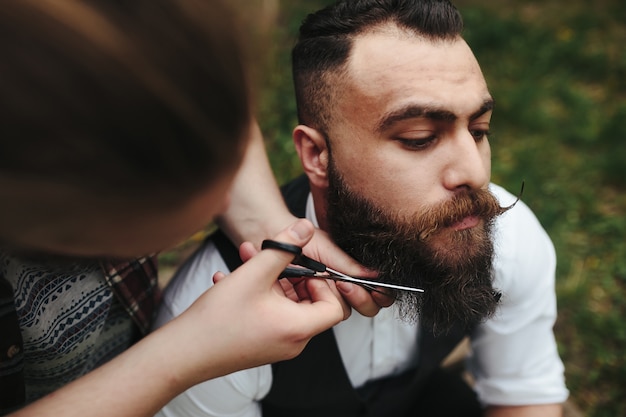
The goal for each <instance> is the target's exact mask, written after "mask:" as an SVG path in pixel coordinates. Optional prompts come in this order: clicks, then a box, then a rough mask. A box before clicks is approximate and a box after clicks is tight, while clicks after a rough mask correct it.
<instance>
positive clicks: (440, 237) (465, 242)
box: [425, 223, 490, 266]
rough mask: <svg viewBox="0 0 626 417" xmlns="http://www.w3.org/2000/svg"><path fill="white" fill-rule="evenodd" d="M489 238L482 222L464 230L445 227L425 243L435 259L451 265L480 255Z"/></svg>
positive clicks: (460, 263)
mask: <svg viewBox="0 0 626 417" xmlns="http://www.w3.org/2000/svg"><path fill="white" fill-rule="evenodd" d="M489 240H490V238H489V236H488V234H487V233H486V231H485V229H484V226H483V223H481V224H479V225H477V226H476V227H472V228H468V229H462V230H454V229H453V228H445V229H443V230H441V231H439V232H438V233H436V234H433V235H432V236H430V237H429V238H428V240H427V241H426V242H425V243H426V246H427V247H428V249H429V251H430V252H431V254H432V257H433V259H437V260H438V261H439V262H441V263H443V264H445V265H449V266H451V265H462V264H464V263H467V260H468V259H471V258H473V257H476V256H480V255H481V254H482V253H483V252H484V250H483V248H484V247H485V246H484V245H485V244H489Z"/></svg>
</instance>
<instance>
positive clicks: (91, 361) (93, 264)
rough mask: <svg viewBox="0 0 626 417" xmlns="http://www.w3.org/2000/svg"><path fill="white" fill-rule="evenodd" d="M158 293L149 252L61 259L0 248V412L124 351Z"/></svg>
mask: <svg viewBox="0 0 626 417" xmlns="http://www.w3.org/2000/svg"><path fill="white" fill-rule="evenodd" d="M159 295H160V294H159V291H158V286H157V266H156V258H155V257H148V258H141V259H136V260H132V261H82V262H75V263H70V264H67V263H66V264H61V263H51V262H45V261H37V260H32V259H26V258H20V257H16V256H12V255H8V254H5V253H2V252H0V336H1V337H0V414H4V413H8V412H10V411H11V410H14V409H17V408H19V407H21V406H23V405H24V404H27V403H29V402H32V401H34V400H36V399H38V398H40V397H42V396H44V395H46V394H47V393H49V392H52V391H54V390H56V389H58V388H60V387H61V386H63V385H65V384H66V383H68V382H70V381H72V380H74V379H76V378H78V377H80V376H82V375H84V374H86V373H88V372H89V371H91V370H92V369H94V368H96V367H97V366H99V365H101V364H103V363H104V362H106V361H108V360H109V359H111V358H112V357H114V356H116V355H117V354H119V353H121V352H122V351H124V350H125V349H127V348H128V347H129V346H130V345H131V344H132V343H133V342H135V341H136V340H137V338H138V337H139V336H140V335H141V334H145V333H146V332H147V331H148V330H149V329H150V325H151V322H152V318H153V315H154V312H155V309H156V306H157V303H158V301H159V300H158V299H159Z"/></svg>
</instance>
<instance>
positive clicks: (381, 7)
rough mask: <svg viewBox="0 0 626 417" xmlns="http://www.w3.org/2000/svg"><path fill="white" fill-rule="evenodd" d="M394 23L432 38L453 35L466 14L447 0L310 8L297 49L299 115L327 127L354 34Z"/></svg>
mask: <svg viewBox="0 0 626 417" xmlns="http://www.w3.org/2000/svg"><path fill="white" fill-rule="evenodd" d="M388 23H393V24H395V25H397V26H398V27H399V28H401V29H405V30H408V31H411V32H414V33H416V34H418V35H420V36H422V37H424V38H426V39H429V40H446V39H454V38H456V37H458V36H460V35H461V32H462V31H463V19H462V18H461V15H460V13H459V12H458V10H457V9H456V8H455V7H454V5H452V4H451V3H450V2H449V1H448V0H338V1H337V2H336V3H335V4H333V5H331V6H328V7H326V8H324V9H322V10H320V11H318V12H316V13H313V14H310V15H309V16H307V18H306V19H305V20H304V22H303V23H302V26H301V27H300V36H299V38H298V42H297V43H296V45H295V47H294V48H293V51H292V63H293V79H294V84H295V92H296V105H297V110H298V120H299V122H300V123H302V124H306V125H308V126H310V127H313V128H315V129H318V130H321V131H322V132H326V131H327V129H328V125H329V123H330V121H331V115H332V112H333V108H332V103H333V101H334V100H333V93H334V92H335V91H336V86H335V85H333V82H334V81H336V80H337V79H338V78H337V77H341V76H342V75H345V66H346V62H347V60H348V58H349V56H350V52H351V50H352V44H353V41H354V38H355V37H356V36H357V35H359V34H363V33H366V32H368V31H369V30H372V29H374V28H377V27H379V26H381V25H384V24H388Z"/></svg>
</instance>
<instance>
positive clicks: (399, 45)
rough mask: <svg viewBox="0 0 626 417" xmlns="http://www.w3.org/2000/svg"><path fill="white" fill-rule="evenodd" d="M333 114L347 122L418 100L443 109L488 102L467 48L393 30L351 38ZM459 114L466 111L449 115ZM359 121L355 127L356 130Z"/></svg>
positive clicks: (458, 40) (460, 42)
mask: <svg viewBox="0 0 626 417" xmlns="http://www.w3.org/2000/svg"><path fill="white" fill-rule="evenodd" d="M346 70H347V71H346V72H347V75H348V76H347V77H345V78H344V82H343V83H342V84H343V85H342V86H341V87H340V88H341V89H342V92H341V94H336V97H337V98H338V100H339V102H338V108H339V109H340V111H341V113H342V114H343V115H344V116H345V117H346V118H350V117H351V116H354V115H355V114H359V113H361V114H366V113H368V111H370V112H371V111H379V112H387V111H390V110H391V108H398V107H399V106H404V105H406V104H408V103H411V102H415V100H416V99H417V100H419V101H421V102H423V103H431V104H432V103H434V104H438V105H439V106H440V107H444V108H447V106H448V105H452V106H460V105H461V104H462V102H464V101H465V102H467V105H470V102H471V101H473V103H471V106H472V109H471V111H475V110H476V106H480V105H481V104H482V103H483V102H484V100H485V98H486V97H489V93H488V89H487V85H486V83H485V80H484V77H483V75H482V72H481V70H480V67H479V65H478V62H477V61H476V58H475V57H474V54H473V53H472V51H471V49H470V48H469V46H468V45H467V43H466V42H465V41H464V40H463V39H462V38H461V37H456V38H454V39H449V40H432V39H430V38H426V37H424V36H421V35H419V34H416V33H415V32H411V31H409V30H405V29H401V28H398V27H397V26H394V25H385V26H381V27H377V28H376V29H375V30H371V31H368V32H367V33H362V34H360V35H358V36H357V37H355V39H354V43H353V50H352V53H351V55H350V57H349V60H348V63H347V66H346ZM450 110H451V111H454V112H455V113H457V112H458V113H457V114H462V111H464V110H466V109H453V108H450ZM362 122H365V121H361V122H359V124H361V123H362Z"/></svg>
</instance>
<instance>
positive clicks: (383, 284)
mask: <svg viewBox="0 0 626 417" xmlns="http://www.w3.org/2000/svg"><path fill="white" fill-rule="evenodd" d="M326 270H327V271H328V272H330V273H332V274H334V275H337V276H338V277H340V279H341V280H343V281H348V282H354V283H355V284H365V285H371V286H372V287H383V288H391V289H394V290H401V291H413V292H424V290H423V289H421V288H413V287H405V286H403V285H395V284H387V283H386V282H378V281H372V280H368V279H361V278H354V277H351V276H350V275H346V274H344V273H343V272H339V271H336V270H334V269H332V268H329V267H326Z"/></svg>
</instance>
